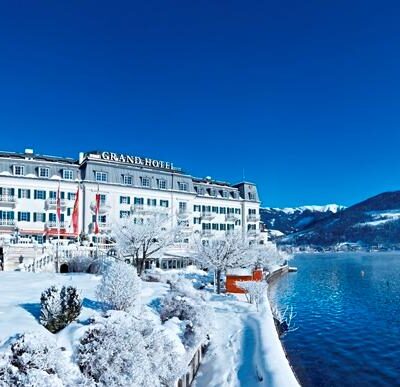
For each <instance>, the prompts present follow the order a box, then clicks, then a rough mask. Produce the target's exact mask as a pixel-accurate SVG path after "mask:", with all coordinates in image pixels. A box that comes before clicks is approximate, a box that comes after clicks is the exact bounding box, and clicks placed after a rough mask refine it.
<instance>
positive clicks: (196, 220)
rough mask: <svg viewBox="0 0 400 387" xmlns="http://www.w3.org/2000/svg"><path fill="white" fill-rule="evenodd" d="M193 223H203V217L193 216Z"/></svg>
mask: <svg viewBox="0 0 400 387" xmlns="http://www.w3.org/2000/svg"><path fill="white" fill-rule="evenodd" d="M193 224H201V218H193Z"/></svg>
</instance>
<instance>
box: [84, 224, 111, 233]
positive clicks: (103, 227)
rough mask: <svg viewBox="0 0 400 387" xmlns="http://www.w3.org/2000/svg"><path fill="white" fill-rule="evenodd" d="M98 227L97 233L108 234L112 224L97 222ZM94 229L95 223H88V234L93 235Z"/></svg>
mask: <svg viewBox="0 0 400 387" xmlns="http://www.w3.org/2000/svg"><path fill="white" fill-rule="evenodd" d="M98 226H99V232H100V233H104V232H109V231H111V227H112V224H111V223H109V222H99V223H98ZM95 228H96V223H95V222H93V223H90V225H89V232H90V233H94V231H95Z"/></svg>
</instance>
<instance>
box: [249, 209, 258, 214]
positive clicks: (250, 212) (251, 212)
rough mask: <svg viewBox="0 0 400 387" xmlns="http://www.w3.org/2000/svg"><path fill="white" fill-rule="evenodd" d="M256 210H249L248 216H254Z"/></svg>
mask: <svg viewBox="0 0 400 387" xmlns="http://www.w3.org/2000/svg"><path fill="white" fill-rule="evenodd" d="M256 214H257V210H256V209H255V208H249V215H256Z"/></svg>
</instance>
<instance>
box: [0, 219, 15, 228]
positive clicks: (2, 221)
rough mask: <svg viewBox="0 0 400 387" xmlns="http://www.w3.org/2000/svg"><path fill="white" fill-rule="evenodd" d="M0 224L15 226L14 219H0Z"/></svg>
mask: <svg viewBox="0 0 400 387" xmlns="http://www.w3.org/2000/svg"><path fill="white" fill-rule="evenodd" d="M0 226H15V219H0Z"/></svg>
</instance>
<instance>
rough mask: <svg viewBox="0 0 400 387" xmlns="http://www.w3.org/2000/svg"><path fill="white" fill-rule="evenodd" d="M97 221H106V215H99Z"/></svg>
mask: <svg viewBox="0 0 400 387" xmlns="http://www.w3.org/2000/svg"><path fill="white" fill-rule="evenodd" d="M99 223H107V215H99Z"/></svg>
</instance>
